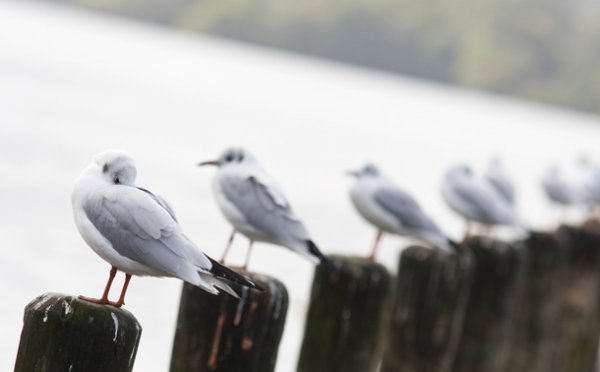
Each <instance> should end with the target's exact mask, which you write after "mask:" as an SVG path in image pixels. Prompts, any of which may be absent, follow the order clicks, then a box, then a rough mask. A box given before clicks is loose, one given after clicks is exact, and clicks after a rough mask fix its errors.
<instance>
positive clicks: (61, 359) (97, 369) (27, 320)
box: [15, 293, 142, 372]
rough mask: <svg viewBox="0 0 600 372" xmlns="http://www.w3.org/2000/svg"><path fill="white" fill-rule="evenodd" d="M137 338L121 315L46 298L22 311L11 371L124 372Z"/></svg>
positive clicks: (69, 299)
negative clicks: (22, 319) (19, 333)
mask: <svg viewBox="0 0 600 372" xmlns="http://www.w3.org/2000/svg"><path fill="white" fill-rule="evenodd" d="M141 333H142V328H141V327H140V324H139V323H138V322H137V320H136V319H135V318H134V317H133V315H131V313H129V312H128V311H126V310H123V309H117V308H115V307H112V306H105V305H96V304H93V303H90V302H86V301H82V300H79V299H78V298H77V297H73V296H67V295H61V294H54V293H49V294H45V295H43V296H40V297H38V298H36V299H35V300H33V301H32V302H30V303H29V304H28V305H27V306H26V307H25V316H24V324H23V331H22V332H21V342H20V344H19V351H18V354H17V361H16V364H15V372H56V371H65V372H69V371H86V372H106V371H111V372H128V371H131V370H132V369H133V363H134V362H135V355H136V352H137V347H138V343H139V341H140V335H141Z"/></svg>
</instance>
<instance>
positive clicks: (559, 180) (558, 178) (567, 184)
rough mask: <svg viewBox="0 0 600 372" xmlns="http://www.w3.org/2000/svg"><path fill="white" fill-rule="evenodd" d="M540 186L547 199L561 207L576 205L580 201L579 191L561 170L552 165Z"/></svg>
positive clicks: (581, 197)
mask: <svg viewBox="0 0 600 372" xmlns="http://www.w3.org/2000/svg"><path fill="white" fill-rule="evenodd" d="M542 186H543V187H544V191H545V192H546V196H548V198H549V199H550V200H551V201H552V202H554V203H556V204H559V205H561V206H563V207H567V206H571V205H575V204H578V203H580V202H581V201H582V199H583V195H582V193H581V191H582V190H581V189H580V188H579V187H578V186H577V185H576V184H575V183H573V182H571V181H569V179H568V178H567V177H566V176H565V174H564V172H563V171H562V169H561V168H560V167H559V166H558V165H557V164H554V165H552V166H551V167H550V168H549V169H548V170H547V171H546V173H545V174H544V176H543V178H542Z"/></svg>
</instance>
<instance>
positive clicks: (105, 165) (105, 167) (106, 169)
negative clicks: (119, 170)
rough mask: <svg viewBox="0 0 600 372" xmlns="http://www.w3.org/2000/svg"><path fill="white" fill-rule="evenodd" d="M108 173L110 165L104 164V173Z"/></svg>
mask: <svg viewBox="0 0 600 372" xmlns="http://www.w3.org/2000/svg"><path fill="white" fill-rule="evenodd" d="M106 172H108V164H104V165H103V166H102V173H106Z"/></svg>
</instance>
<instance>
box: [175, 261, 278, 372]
mask: <svg viewBox="0 0 600 372" xmlns="http://www.w3.org/2000/svg"><path fill="white" fill-rule="evenodd" d="M241 274H243V275H245V276H248V277H250V278H251V280H252V281H254V282H255V283H256V284H258V285H259V286H260V287H261V288H263V289H264V290H263V291H258V290H252V289H248V288H246V287H241V288H239V289H237V291H238V293H239V294H240V298H239V299H236V298H235V297H232V296H230V295H228V294H226V293H222V294H220V295H218V296H215V295H212V294H209V293H207V292H205V291H204V290H202V289H200V288H197V287H194V286H192V285H189V284H184V286H183V290H182V293H181V303H180V305H179V316H178V318H177V330H176V333H175V341H174V344H173V353H172V356H171V369H170V371H171V372H200V371H219V372H241V371H244V372H272V371H273V370H274V369H275V362H276V360H277V351H278V348H279V341H280V340H281V335H282V334H283V327H284V324H285V318H286V314H287V307H288V293H287V290H286V289H285V287H284V285H283V283H281V282H280V281H278V280H277V279H274V278H271V277H268V276H264V275H259V274H254V273H249V272H241Z"/></svg>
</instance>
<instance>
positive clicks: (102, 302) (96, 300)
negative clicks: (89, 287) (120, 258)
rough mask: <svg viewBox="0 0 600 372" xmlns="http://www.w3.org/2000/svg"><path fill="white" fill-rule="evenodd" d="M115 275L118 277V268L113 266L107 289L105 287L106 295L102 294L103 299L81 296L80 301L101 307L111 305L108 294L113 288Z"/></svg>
mask: <svg viewBox="0 0 600 372" xmlns="http://www.w3.org/2000/svg"><path fill="white" fill-rule="evenodd" d="M115 275H117V268H116V267H114V266H113V267H111V269H110V274H109V276H108V282H106V287H104V293H103V294H102V297H101V298H91V297H85V296H79V299H80V300H84V301H88V302H93V303H95V304H100V305H106V304H109V303H110V301H109V300H108V293H109V292H110V287H111V286H112V282H113V280H114V279H115Z"/></svg>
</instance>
